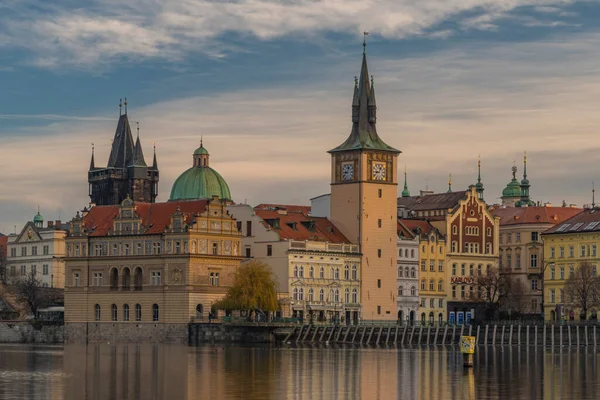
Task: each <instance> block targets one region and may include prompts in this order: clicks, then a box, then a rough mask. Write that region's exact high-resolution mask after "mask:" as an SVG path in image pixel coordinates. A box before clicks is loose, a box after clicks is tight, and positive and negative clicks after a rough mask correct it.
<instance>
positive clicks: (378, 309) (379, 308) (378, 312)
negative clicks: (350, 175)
mask: <svg viewBox="0 0 600 400" xmlns="http://www.w3.org/2000/svg"><path fill="white" fill-rule="evenodd" d="M379 190H381V189H379ZM377 314H381V306H377Z"/></svg>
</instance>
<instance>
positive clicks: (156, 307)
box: [152, 304, 159, 322]
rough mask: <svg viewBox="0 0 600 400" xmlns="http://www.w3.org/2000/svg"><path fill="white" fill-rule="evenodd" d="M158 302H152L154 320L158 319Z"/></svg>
mask: <svg viewBox="0 0 600 400" xmlns="http://www.w3.org/2000/svg"><path fill="white" fill-rule="evenodd" d="M158 318H159V314H158V304H152V321H155V322H156V321H158Z"/></svg>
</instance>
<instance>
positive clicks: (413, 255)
mask: <svg viewBox="0 0 600 400" xmlns="http://www.w3.org/2000/svg"><path fill="white" fill-rule="evenodd" d="M407 251H408V250H407ZM410 258H415V250H414V249H412V250H411V251H410Z"/></svg>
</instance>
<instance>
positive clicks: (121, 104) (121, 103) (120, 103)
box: [119, 99, 123, 117]
mask: <svg viewBox="0 0 600 400" xmlns="http://www.w3.org/2000/svg"><path fill="white" fill-rule="evenodd" d="M122 107H123V99H119V117H120V116H121V115H122V114H123V113H122V112H121V108H122Z"/></svg>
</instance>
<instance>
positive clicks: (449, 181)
mask: <svg viewBox="0 0 600 400" xmlns="http://www.w3.org/2000/svg"><path fill="white" fill-rule="evenodd" d="M448 193H452V174H448Z"/></svg>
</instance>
